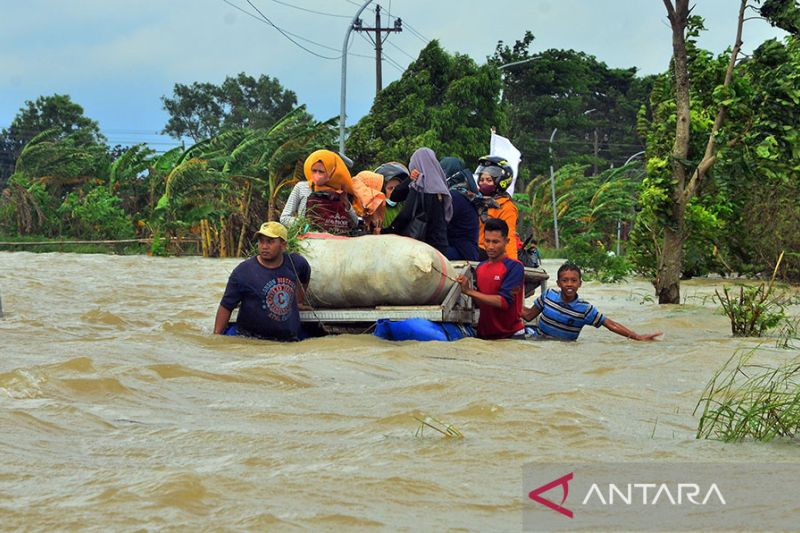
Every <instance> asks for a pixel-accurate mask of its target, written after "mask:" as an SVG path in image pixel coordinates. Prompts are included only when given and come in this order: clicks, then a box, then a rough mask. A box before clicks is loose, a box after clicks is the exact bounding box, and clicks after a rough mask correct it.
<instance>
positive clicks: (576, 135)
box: [492, 32, 652, 176]
mask: <svg viewBox="0 0 800 533" xmlns="http://www.w3.org/2000/svg"><path fill="white" fill-rule="evenodd" d="M533 41H534V36H533V34H532V33H531V32H526V33H525V36H524V37H523V38H522V39H521V40H518V41H516V42H515V43H514V45H513V46H508V45H505V44H504V43H503V42H502V41H501V42H499V43H498V45H497V48H496V51H495V54H494V56H493V58H492V62H493V64H495V65H496V66H498V67H499V66H500V65H507V64H511V63H515V62H520V63H519V64H516V65H510V66H509V67H507V68H506V69H504V72H505V73H506V74H505V78H504V85H503V99H504V102H505V105H506V111H507V114H508V131H507V135H508V136H509V138H510V139H511V140H512V142H513V143H514V145H515V146H516V147H517V148H519V149H520V151H521V152H522V153H523V157H524V159H525V161H526V163H525V165H524V166H523V169H524V172H525V173H526V174H528V175H531V176H533V175H536V174H544V173H546V172H547V169H548V167H549V165H550V163H551V162H552V158H551V157H550V153H549V149H550V148H551V144H550V143H549V139H550V136H551V135H552V134H553V131H554V130H557V133H556V135H555V136H554V139H553V143H552V148H553V150H554V157H555V158H556V160H557V161H558V165H566V164H570V163H588V164H590V165H591V166H592V168H591V171H592V173H593V174H597V173H598V171H599V170H601V169H604V168H608V167H609V166H610V165H612V164H613V165H614V166H620V165H622V164H623V163H625V161H626V160H627V159H628V158H629V157H630V156H631V155H632V154H634V153H635V152H639V151H641V150H643V149H644V144H643V140H642V139H641V138H640V137H639V135H638V133H637V131H636V116H637V112H638V111H639V109H640V108H641V106H642V105H645V104H646V102H647V97H648V95H649V92H650V87H651V85H652V77H647V78H639V77H637V76H636V69H635V68H629V69H612V68H609V67H608V66H606V64H605V63H602V62H600V61H598V60H597V59H596V58H595V57H593V56H591V55H588V54H585V53H583V52H576V51H574V50H556V49H550V50H546V51H544V52H541V53H539V54H530V53H529V51H528V48H529V47H530V45H531V44H532V43H533Z"/></svg>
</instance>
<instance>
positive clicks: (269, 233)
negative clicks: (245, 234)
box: [256, 222, 289, 242]
mask: <svg viewBox="0 0 800 533" xmlns="http://www.w3.org/2000/svg"><path fill="white" fill-rule="evenodd" d="M256 234H257V235H263V236H265V237H271V238H273V239H278V238H280V239H283V240H284V242H287V241H288V240H289V232H288V231H286V226H284V225H283V224H281V223H280V222H264V223H263V224H261V228H260V229H259V230H258V231H257V232H256Z"/></svg>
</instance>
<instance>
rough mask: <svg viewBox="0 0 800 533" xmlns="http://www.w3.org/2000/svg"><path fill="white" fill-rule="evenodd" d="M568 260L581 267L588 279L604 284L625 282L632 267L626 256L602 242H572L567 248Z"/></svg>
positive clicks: (587, 240)
mask: <svg viewBox="0 0 800 533" xmlns="http://www.w3.org/2000/svg"><path fill="white" fill-rule="evenodd" d="M566 256H567V260H568V261H569V262H571V263H575V264H576V265H579V266H580V267H581V271H582V272H583V273H584V274H585V276H584V277H585V278H586V279H597V280H599V281H602V282H604V283H617V282H620V281H623V280H624V279H625V277H626V276H627V275H628V274H630V272H631V270H632V266H631V264H630V262H629V261H628V260H627V259H626V258H625V257H624V256H618V255H616V254H615V253H614V252H613V251H611V250H609V249H607V248H606V247H605V246H604V245H603V243H602V242H600V241H592V240H589V239H586V240H580V241H576V242H571V243H569V245H568V246H567V248H566Z"/></svg>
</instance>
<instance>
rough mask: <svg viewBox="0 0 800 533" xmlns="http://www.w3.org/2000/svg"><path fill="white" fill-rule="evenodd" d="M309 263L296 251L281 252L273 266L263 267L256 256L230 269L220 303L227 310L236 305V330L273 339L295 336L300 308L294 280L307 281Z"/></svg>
mask: <svg viewBox="0 0 800 533" xmlns="http://www.w3.org/2000/svg"><path fill="white" fill-rule="evenodd" d="M310 279H311V266H309V264H308V261H306V259H305V258H304V257H303V256H301V255H298V254H284V255H283V263H282V264H281V266H279V267H277V268H267V267H265V266H263V265H262V264H261V263H259V262H258V258H257V257H251V258H250V259H248V260H246V261H244V262H242V263H241V264H240V265H239V266H237V267H236V268H235V269H233V272H231V276H230V278H229V279H228V285H227V287H225V294H224V295H223V296H222V301H220V305H221V306H222V307H224V308H226V309H228V310H230V311H232V310H233V309H234V308H236V306H237V305H239V306H240V308H239V317H238V318H237V320H236V323H237V326H238V329H239V331H241V332H244V333H246V334H251V335H256V336H259V337H264V338H267V339H275V340H297V339H298V336H299V335H300V311H299V309H298V308H297V284H298V283H301V284H303V285H307V284H308V282H309V280H310Z"/></svg>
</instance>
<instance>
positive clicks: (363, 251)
mask: <svg viewBox="0 0 800 533" xmlns="http://www.w3.org/2000/svg"><path fill="white" fill-rule="evenodd" d="M302 242H303V244H302V247H303V252H302V254H303V255H304V256H305V258H306V259H307V260H308V262H309V264H310V265H311V282H310V283H309V288H308V292H307V294H306V300H307V301H308V303H309V304H310V305H312V306H314V307H321V308H340V309H341V308H353V307H377V306H388V305H438V304H441V303H442V301H444V298H445V296H446V295H447V292H448V291H449V290H450V288H451V287H452V285H453V283H454V282H453V281H451V280H450V279H447V276H450V277H455V276H456V274H455V271H454V269H453V267H452V266H451V265H450V262H449V261H448V260H447V258H445V257H444V256H443V255H442V254H441V253H439V251H438V250H436V249H435V248H433V247H431V246H429V245H427V244H425V243H424V242H420V241H417V240H414V239H410V238H408V237H401V236H399V235H364V236H363V237H353V238H347V237H338V238H337V237H331V236H327V235H326V237H307V238H305V239H303V241H302ZM442 272H444V273H445V274H446V275H445V274H442Z"/></svg>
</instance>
